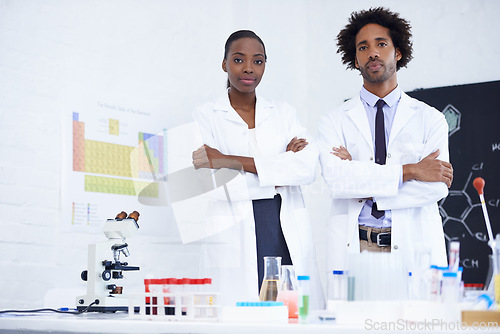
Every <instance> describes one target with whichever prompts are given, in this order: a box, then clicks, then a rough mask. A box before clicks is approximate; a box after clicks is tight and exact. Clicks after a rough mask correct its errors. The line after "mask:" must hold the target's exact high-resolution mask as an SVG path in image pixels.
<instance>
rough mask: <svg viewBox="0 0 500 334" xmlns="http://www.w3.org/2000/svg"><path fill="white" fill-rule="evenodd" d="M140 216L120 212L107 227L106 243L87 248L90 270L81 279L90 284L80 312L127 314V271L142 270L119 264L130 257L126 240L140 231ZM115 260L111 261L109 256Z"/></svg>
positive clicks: (80, 299) (79, 299) (80, 300)
mask: <svg viewBox="0 0 500 334" xmlns="http://www.w3.org/2000/svg"><path fill="white" fill-rule="evenodd" d="M138 219H139V212H137V211H134V212H132V213H130V214H129V215H128V216H127V213H126V212H124V211H122V212H120V213H119V214H118V215H117V216H116V218H115V219H108V220H106V222H105V223H104V227H103V231H104V234H105V235H106V237H107V238H108V240H107V241H103V242H98V243H95V244H90V245H89V247H88V269H87V270H84V271H82V274H81V278H82V280H84V281H86V282H87V294H86V295H84V296H79V297H77V298H76V307H77V309H78V311H83V310H86V311H94V312H116V311H127V310H128V306H129V300H128V298H127V297H126V296H125V295H124V294H123V286H119V282H120V280H121V279H123V272H124V271H133V270H139V267H134V266H129V265H128V263H127V262H120V255H121V254H123V255H124V256H125V257H128V256H129V255H130V253H129V251H128V244H127V243H126V242H125V239H126V238H128V237H130V236H132V235H133V234H134V233H135V232H136V231H137V230H138V229H139V224H137V221H138ZM111 253H112V254H113V260H108V257H109V256H110V254H111Z"/></svg>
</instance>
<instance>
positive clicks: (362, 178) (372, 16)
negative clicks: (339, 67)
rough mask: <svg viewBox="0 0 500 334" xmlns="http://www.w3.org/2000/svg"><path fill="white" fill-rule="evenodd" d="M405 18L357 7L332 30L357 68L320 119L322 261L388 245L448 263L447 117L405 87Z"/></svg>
mask: <svg viewBox="0 0 500 334" xmlns="http://www.w3.org/2000/svg"><path fill="white" fill-rule="evenodd" d="M411 38H412V35H411V26H410V24H409V22H408V21H407V20H405V19H403V18H401V17H400V15H399V14H398V13H395V12H392V11H390V10H388V9H386V8H381V7H378V8H371V9H369V10H362V11H358V12H354V13H352V14H351V17H350V18H349V23H348V24H347V25H346V26H345V27H344V29H342V30H341V31H340V33H339V34H338V36H337V46H338V50H337V52H338V53H340V55H341V57H342V62H343V64H345V65H346V66H347V68H348V69H353V70H359V72H360V74H361V76H362V78H363V86H362V87H361V91H360V93H359V95H358V96H356V97H354V98H352V99H350V100H348V101H346V102H345V103H344V104H342V105H341V106H340V107H339V108H337V109H335V110H333V111H330V112H328V113H326V114H325V115H324V116H323V117H322V118H321V120H320V123H319V145H320V152H321V154H320V160H321V168H322V174H323V178H324V179H325V182H326V184H327V186H328V189H329V191H330V194H331V197H332V207H331V216H330V218H329V222H328V233H329V236H328V243H329V245H328V266H329V268H328V269H329V270H343V269H347V263H346V262H347V261H346V260H347V258H348V256H347V254H350V253H359V252H360V251H365V250H366V251H370V252H391V253H394V254H399V255H401V256H402V257H403V259H404V263H405V264H406V265H407V266H408V268H407V269H408V271H412V270H414V269H415V268H414V263H413V262H414V261H413V259H414V254H415V252H416V251H418V250H429V251H430V252H431V263H432V264H436V265H440V266H445V265H447V260H446V250H445V239H444V233H443V228H442V222H441V217H440V215H439V212H438V207H437V202H438V201H439V200H440V199H442V198H444V197H445V196H447V194H448V188H449V187H450V186H451V182H452V179H453V169H452V166H451V164H450V163H449V153H448V125H447V123H446V120H445V118H444V116H443V115H442V113H440V112H439V111H438V110H436V109H434V108H432V107H430V106H428V105H426V104H425V103H423V102H420V101H418V100H416V99H413V98H411V97H409V96H408V95H406V94H405V93H404V92H403V91H402V90H401V88H400V87H399V85H398V82H397V71H398V70H399V69H400V68H402V67H406V66H407V65H408V63H409V61H410V60H411V59H412V51H413V46H412V41H411Z"/></svg>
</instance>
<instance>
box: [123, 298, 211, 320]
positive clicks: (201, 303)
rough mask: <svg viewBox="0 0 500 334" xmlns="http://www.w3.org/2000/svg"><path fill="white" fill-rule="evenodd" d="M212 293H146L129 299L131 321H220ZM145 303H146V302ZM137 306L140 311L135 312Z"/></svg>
mask: <svg viewBox="0 0 500 334" xmlns="http://www.w3.org/2000/svg"><path fill="white" fill-rule="evenodd" d="M218 295H220V293H215V292H178V293H175V292H168V293H162V292H145V293H139V294H133V295H130V296H129V301H130V304H129V308H128V315H129V317H131V318H135V319H143V320H158V321H219V320H220V318H221V306H220V305H217V296H218ZM146 301H148V302H146ZM137 307H139V312H135V311H136V310H137Z"/></svg>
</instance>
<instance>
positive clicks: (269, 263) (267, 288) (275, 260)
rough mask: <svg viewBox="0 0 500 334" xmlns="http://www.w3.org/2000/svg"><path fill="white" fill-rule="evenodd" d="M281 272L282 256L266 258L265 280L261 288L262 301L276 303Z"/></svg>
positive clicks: (260, 297) (260, 298)
mask: <svg viewBox="0 0 500 334" xmlns="http://www.w3.org/2000/svg"><path fill="white" fill-rule="evenodd" d="M280 270H281V257H280V256H264V280H263V281H262V286H261V287H260V296H259V300H260V301H263V302H264V301H276V297H277V296H278V282H279V279H280Z"/></svg>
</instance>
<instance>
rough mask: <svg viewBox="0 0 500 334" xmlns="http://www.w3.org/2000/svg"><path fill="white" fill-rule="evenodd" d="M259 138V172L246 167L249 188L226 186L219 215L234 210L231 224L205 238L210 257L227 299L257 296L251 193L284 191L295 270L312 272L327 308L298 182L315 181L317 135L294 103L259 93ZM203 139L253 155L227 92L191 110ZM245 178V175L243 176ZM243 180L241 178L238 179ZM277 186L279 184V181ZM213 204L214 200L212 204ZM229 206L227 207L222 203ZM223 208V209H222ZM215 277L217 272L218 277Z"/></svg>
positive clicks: (317, 297)
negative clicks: (299, 145)
mask: <svg viewBox="0 0 500 334" xmlns="http://www.w3.org/2000/svg"><path fill="white" fill-rule="evenodd" d="M255 115H256V116H255V131H256V133H255V134H256V140H257V144H258V149H259V152H260V156H255V157H254V161H255V166H256V169H257V175H255V174H253V173H246V172H242V175H241V176H242V179H243V180H244V181H245V182H243V183H244V184H245V185H246V189H244V190H242V189H241V188H239V189H238V187H236V186H231V183H229V184H228V186H227V189H226V190H227V191H226V194H228V195H229V197H230V198H231V205H230V209H227V208H228V206H227V205H218V206H217V207H218V211H219V213H218V215H219V216H222V215H226V216H232V217H233V218H235V222H236V223H235V224H234V226H233V227H231V228H230V229H227V230H226V231H224V232H222V233H218V234H217V235H215V236H213V237H210V238H207V240H206V241H207V245H209V246H207V251H206V255H207V260H206V261H207V263H209V264H210V265H209V267H211V268H212V269H213V274H214V276H217V277H218V278H219V279H220V281H221V285H220V289H221V290H222V292H223V297H222V298H223V300H224V303H225V304H229V305H234V304H233V303H234V302H236V301H244V300H247V301H248V300H256V299H257V298H258V279H257V256H256V241H255V223H254V218H253V209H252V201H251V200H252V199H261V198H272V197H274V195H275V194H276V192H278V193H280V195H281V197H282V205H281V213H280V219H281V227H282V230H283V234H284V236H285V239H286V242H287V245H288V248H289V251H290V256H291V258H292V262H293V264H294V267H295V271H296V273H297V275H310V276H311V283H312V285H313V286H314V288H313V290H314V293H313V295H312V296H311V299H312V301H311V303H312V306H311V307H312V308H323V307H324V297H323V293H322V288H321V283H320V279H319V273H318V269H317V265H316V256H315V251H314V245H313V240H312V229H311V224H310V220H309V217H308V213H307V210H306V208H305V206H304V200H303V197H302V192H301V188H300V185H303V184H309V183H312V182H313V181H314V180H315V176H316V175H315V171H316V167H317V163H318V154H319V152H318V149H317V147H316V145H315V143H314V140H313V138H312V137H311V136H309V134H308V133H307V131H306V129H305V128H304V127H303V126H301V125H300V124H299V122H298V119H297V117H296V114H295V109H293V108H292V107H290V106H289V105H287V104H285V103H275V102H270V101H267V100H265V99H263V98H262V97H260V96H258V97H257V103H256V112H255ZM193 117H194V120H195V121H196V123H197V124H198V126H199V128H200V132H201V137H202V140H203V142H204V144H206V145H208V146H210V147H212V148H216V149H218V150H219V151H220V152H222V153H224V154H229V155H239V156H250V154H249V138H248V126H247V124H246V123H245V122H244V121H243V120H242V119H241V117H240V116H239V115H238V114H237V112H236V111H235V110H234V109H233V108H232V106H231V105H230V102H229V98H228V96H227V93H226V94H225V96H223V97H222V98H220V99H218V100H216V101H215V102H211V103H207V104H205V105H203V106H201V107H200V108H198V109H197V110H195V112H194V113H193ZM295 136H297V138H306V139H307V141H308V143H309V144H308V145H307V146H306V147H305V148H304V149H303V150H301V151H299V152H296V153H294V152H291V151H289V152H286V147H287V145H288V143H289V142H290V140H291V139H292V138H293V137H295ZM240 181H241V180H240ZM232 183H235V184H239V185H240V186H241V183H242V182H238V181H237V180H235V181H234V182H232ZM276 186H278V187H276ZM214 207H215V206H214ZM221 208H226V209H221ZM224 211H225V213H224ZM216 280H217V278H214V282H215V281H216Z"/></svg>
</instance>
